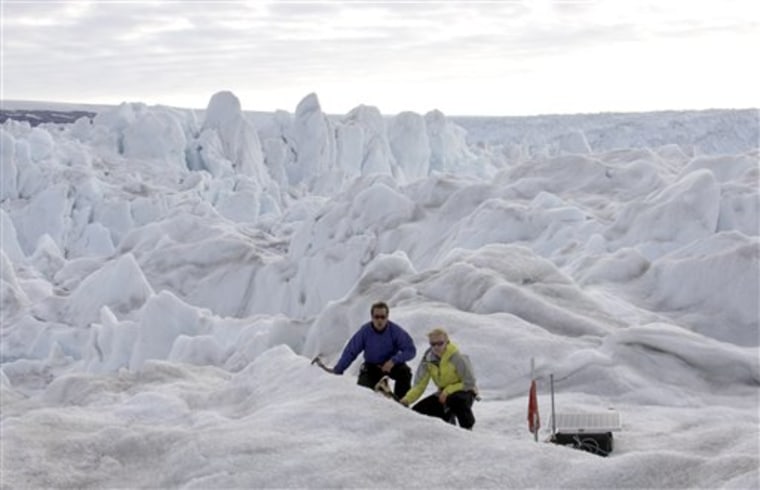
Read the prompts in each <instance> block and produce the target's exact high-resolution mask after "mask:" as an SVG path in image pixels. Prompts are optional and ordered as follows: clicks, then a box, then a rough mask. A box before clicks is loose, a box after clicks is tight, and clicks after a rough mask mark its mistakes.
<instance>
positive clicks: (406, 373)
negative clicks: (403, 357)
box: [357, 362, 412, 399]
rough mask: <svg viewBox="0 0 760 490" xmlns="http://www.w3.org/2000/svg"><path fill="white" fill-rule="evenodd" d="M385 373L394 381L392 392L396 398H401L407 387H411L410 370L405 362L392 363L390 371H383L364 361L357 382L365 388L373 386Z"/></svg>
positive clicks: (407, 389)
mask: <svg viewBox="0 0 760 490" xmlns="http://www.w3.org/2000/svg"><path fill="white" fill-rule="evenodd" d="M386 375H387V376H388V377H389V378H391V379H392V380H394V381H395V383H394V384H393V394H394V395H396V398H399V399H400V398H403V397H404V395H406V392H407V391H409V388H411V387H412V370H411V369H410V368H409V366H407V365H406V364H405V363H401V364H394V365H393V368H392V369H391V372H390V373H384V372H383V370H382V369H380V366H378V365H375V364H368V363H366V362H365V363H364V364H362V370H361V372H360V373H359V379H358V380H357V383H358V384H360V385H361V386H366V387H367V388H374V387H375V385H376V384H377V382H378V381H380V380H381V379H382V378H383V376H386Z"/></svg>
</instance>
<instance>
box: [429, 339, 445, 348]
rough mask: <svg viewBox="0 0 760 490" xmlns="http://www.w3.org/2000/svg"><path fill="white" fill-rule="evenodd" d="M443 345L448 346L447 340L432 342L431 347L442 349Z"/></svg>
mask: <svg viewBox="0 0 760 490" xmlns="http://www.w3.org/2000/svg"><path fill="white" fill-rule="evenodd" d="M442 345H446V341H445V340H441V341H439V342H430V347H440V346H442Z"/></svg>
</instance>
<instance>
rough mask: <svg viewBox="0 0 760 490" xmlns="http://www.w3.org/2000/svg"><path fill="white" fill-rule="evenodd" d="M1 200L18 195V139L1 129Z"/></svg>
mask: <svg viewBox="0 0 760 490" xmlns="http://www.w3.org/2000/svg"><path fill="white" fill-rule="evenodd" d="M0 175H2V176H3V178H2V179H0V200H4V199H15V198H16V197H18V185H17V182H18V171H17V169H16V141H15V139H14V138H13V136H11V134H10V133H8V132H6V131H4V130H3V129H0Z"/></svg>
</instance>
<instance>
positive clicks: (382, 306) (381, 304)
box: [369, 301, 391, 315]
mask: <svg viewBox="0 0 760 490" xmlns="http://www.w3.org/2000/svg"><path fill="white" fill-rule="evenodd" d="M379 309H383V310H385V312H386V313H390V311H391V309H390V308H388V304H387V303H385V302H384V301H378V302H377V303H373V304H372V307H371V308H370V309H369V314H370V315H372V314H373V313H374V312H375V310H379Z"/></svg>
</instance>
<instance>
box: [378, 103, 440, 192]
mask: <svg viewBox="0 0 760 490" xmlns="http://www.w3.org/2000/svg"><path fill="white" fill-rule="evenodd" d="M388 140H389V143H390V147H391V152H392V153H393V157H394V158H395V159H396V162H397V163H398V165H399V166H400V167H401V168H402V169H403V171H404V174H405V175H406V178H407V179H408V180H409V181H414V180H417V179H421V178H423V177H427V175H428V172H429V171H430V155H431V151H430V142H429V140H428V135H427V126H426V125H425V119H424V118H423V117H422V116H421V115H419V114H417V113H415V112H402V113H400V114H398V115H397V116H396V117H394V118H393V119H391V122H390V124H389V125H388Z"/></svg>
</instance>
